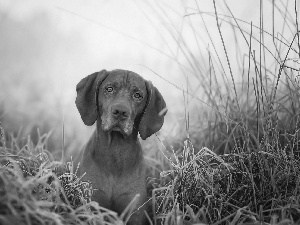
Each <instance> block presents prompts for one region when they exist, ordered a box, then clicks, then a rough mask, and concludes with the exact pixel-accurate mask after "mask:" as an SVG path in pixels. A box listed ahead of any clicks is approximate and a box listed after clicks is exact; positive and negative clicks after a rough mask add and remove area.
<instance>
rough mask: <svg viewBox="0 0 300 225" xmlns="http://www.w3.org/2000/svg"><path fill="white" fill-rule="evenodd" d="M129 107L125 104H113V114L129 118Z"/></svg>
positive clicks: (121, 117)
mask: <svg viewBox="0 0 300 225" xmlns="http://www.w3.org/2000/svg"><path fill="white" fill-rule="evenodd" d="M129 112H130V110H129V108H128V107H127V106H125V105H123V104H116V105H114V106H112V114H113V116H114V117H115V118H117V119H122V120H124V119H127V118H128V117H129Z"/></svg>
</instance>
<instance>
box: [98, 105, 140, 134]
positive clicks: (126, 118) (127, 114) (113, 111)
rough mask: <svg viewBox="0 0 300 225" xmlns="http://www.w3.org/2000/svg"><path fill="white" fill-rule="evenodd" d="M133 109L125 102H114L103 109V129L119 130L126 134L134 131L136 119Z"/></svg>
mask: <svg viewBox="0 0 300 225" xmlns="http://www.w3.org/2000/svg"><path fill="white" fill-rule="evenodd" d="M131 117H132V112H131V109H130V108H129V107H128V106H126V105H124V104H120V103H118V104H114V105H112V106H111V107H108V109H106V110H105V109H104V110H103V115H102V116H101V120H102V129H103V130H104V131H119V132H121V133H122V134H123V135H125V136H129V135H131V133H132V129H133V123H134V120H133V119H132V118H131Z"/></svg>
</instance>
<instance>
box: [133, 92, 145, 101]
mask: <svg viewBox="0 0 300 225" xmlns="http://www.w3.org/2000/svg"><path fill="white" fill-rule="evenodd" d="M133 97H134V98H136V99H139V100H141V99H142V98H143V96H142V95H141V93H139V92H136V93H134V95H133Z"/></svg>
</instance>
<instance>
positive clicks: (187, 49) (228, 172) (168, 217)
mask: <svg viewBox="0 0 300 225" xmlns="http://www.w3.org/2000/svg"><path fill="white" fill-rule="evenodd" d="M213 4H214V9H215V11H214V12H212V13H209V12H202V11H201V10H200V9H199V6H198V4H197V1H196V3H195V8H193V9H192V10H191V11H189V12H187V13H186V16H185V18H184V19H185V20H186V21H188V22H187V23H188V25H189V31H190V32H192V33H193V34H194V35H193V37H194V38H193V43H192V44H191V43H190V42H189V41H187V40H186V39H185V38H184V34H183V33H180V32H177V31H176V30H174V29H172V28H170V27H167V26H166V27H164V28H165V30H164V33H162V35H165V36H168V37H170V38H171V39H172V40H173V43H174V44H175V45H176V46H177V49H178V52H179V54H178V55H179V56H180V57H177V56H176V57H175V56H174V58H173V60H174V61H176V62H177V63H178V65H179V67H180V68H181V69H182V73H185V72H186V71H189V74H193V75H192V76H190V77H186V81H187V82H186V83H187V85H186V87H178V86H177V85H175V84H173V82H172V80H168V82H169V83H171V85H173V87H174V88H175V89H180V91H181V92H182V96H183V99H184V104H183V106H182V109H183V110H182V111H184V113H183V114H182V115H180V116H181V117H180V118H181V119H180V120H179V121H177V122H178V124H180V126H179V127H178V126H177V127H176V128H175V127H174V130H176V133H175V135H173V134H172V135H168V134H166V133H164V132H163V131H161V132H160V133H158V134H155V135H153V136H154V137H152V139H151V140H150V141H147V142H143V143H142V144H143V150H144V154H145V158H146V162H147V166H148V175H149V179H148V193H149V202H150V207H149V212H148V214H147V217H148V218H149V222H150V223H151V224H155V225H156V224H170V225H175V224H176V225H181V224H198V225H200V224H215V225H217V224H232V225H234V224H248V225H250V224H272V225H279V224H280V225H284V224H300V67H299V63H300V31H299V12H298V10H299V8H298V7H299V4H298V2H297V0H295V1H289V3H288V1H286V2H283V1H272V2H268V4H265V5H263V1H260V2H259V4H260V7H259V9H260V16H259V20H258V21H259V24H258V25H257V24H253V23H252V22H251V21H242V20H240V19H239V18H236V17H235V16H234V14H233V13H232V11H231V10H230V8H229V7H227V8H226V6H227V5H226V3H225V8H226V14H223V13H220V12H219V8H218V7H216V5H215V4H216V2H215V0H214V1H213ZM288 4H289V7H288ZM291 6H292V7H291ZM149 7H150V8H151V9H152V10H153V13H154V14H155V15H157V18H159V19H161V20H165V19H168V17H166V15H165V14H164V12H163V11H161V10H160V8H159V7H155V6H153V5H151V4H149ZM265 7H269V10H271V11H272V17H271V18H272V19H271V20H270V18H269V17H268V18H267V19H268V20H269V21H268V22H269V23H267V24H271V25H270V26H271V27H265V23H266V20H267V19H266V18H265V17H264V12H265V11H264V10H266V9H265ZM206 16H208V17H213V18H214V19H215V24H214V26H215V28H216V30H217V35H218V38H219V41H220V42H221V43H222V45H221V46H222V48H216V46H215V45H214V43H213V42H212V41H211V39H210V38H211V36H210V35H211V34H210V31H209V27H207V26H204V27H205V28H206V30H205V31H201V32H206V35H207V37H208V39H207V40H206V42H207V43H208V42H209V40H210V41H211V42H209V43H210V44H207V43H205V45H207V48H206V52H201V51H200V50H199V49H200V47H199V45H200V43H201V42H202V43H203V42H204V41H205V40H203V39H202V38H201V37H200V35H199V32H200V31H199V30H197V26H196V23H195V20H194V18H197V19H199V20H200V21H202V22H203V24H204V25H205V22H204V17H206ZM270 21H271V22H270ZM162 22H164V21H162ZM275 23H280V24H281V27H280V31H275V30H274V27H272V24H273V26H274V24H275ZM225 28H227V29H231V31H232V33H233V37H234V42H233V43H235V46H232V45H229V44H227V42H226V39H225V38H224V37H223V31H224V29H225ZM179 40H180V41H179ZM166 44H167V41H166ZM191 46H198V47H199V49H198V50H199V52H198V50H195V49H194V48H193V47H191ZM233 51H234V52H235V54H234V55H235V58H232V57H229V52H233ZM202 59H205V60H206V63H205V64H202V63H200V62H201V60H202ZM148 69H150V70H151V71H152V72H153V73H154V74H156V75H157V76H160V75H159V74H157V73H156V72H155V70H154V69H153V68H148ZM236 73H239V74H240V75H239V76H236V75H234V74H236ZM162 79H163V78H162ZM200 90H201V91H200ZM0 106H1V105H0ZM1 112H2V111H1V110H0V113H1ZM0 115H1V114H0ZM1 118H2V117H1V116H0V131H1V132H0V133H1V135H0V224H5V225H9V224H24V225H25V224H26V225H29V224H33V225H35V224H55V225H58V224H99V225H101V224H107V225H109V224H112V225H113V224H124V223H123V221H126V220H127V219H128V217H129V216H130V214H131V213H132V206H133V205H134V204H135V200H133V201H132V202H131V203H130V204H129V206H128V207H127V209H126V210H125V211H124V212H123V213H122V215H119V216H118V215H117V214H116V213H114V212H112V211H110V210H108V209H104V208H101V207H100V206H99V205H98V204H97V203H96V202H93V201H91V195H92V192H93V187H92V186H91V184H90V183H89V182H87V181H85V180H84V177H77V176H76V170H77V168H76V166H74V165H73V162H72V160H70V157H69V156H70V154H71V153H70V151H72V150H73V148H76V146H77V144H73V145H71V144H69V142H70V140H69V139H67V138H65V137H64V136H63V138H62V143H56V144H53V140H52V142H51V146H55V149H51V147H49V143H48V142H49V138H50V135H51V134H50V133H49V134H48V133H46V134H42V133H40V132H39V131H37V132H35V135H34V140H33V138H32V137H31V136H28V137H25V139H24V137H21V135H20V134H19V135H18V134H17V133H10V132H7V131H6V130H5V129H4V128H3V126H1ZM3 118H4V117H3ZM20 126H21V124H20ZM61 126H62V129H63V130H64V129H65V127H64V123H63V122H62V124H61ZM66 129H67V128H66ZM63 133H64V132H63ZM57 146H62V149H61V148H59V147H57ZM64 146H66V147H65V148H64Z"/></svg>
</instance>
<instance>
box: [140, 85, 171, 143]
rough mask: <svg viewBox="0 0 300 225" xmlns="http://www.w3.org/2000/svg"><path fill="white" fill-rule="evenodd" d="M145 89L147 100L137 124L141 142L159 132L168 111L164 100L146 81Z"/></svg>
mask: <svg viewBox="0 0 300 225" xmlns="http://www.w3.org/2000/svg"><path fill="white" fill-rule="evenodd" d="M146 89H147V92H148V94H147V96H148V99H147V104H146V106H145V109H144V114H143V115H142V118H141V121H140V124H139V132H140V136H141V138H142V139H143V140H145V139H146V138H148V137H150V136H151V135H152V134H154V133H155V132H157V131H159V130H160V128H161V127H162V125H163V123H164V116H165V115H166V113H167V111H168V110H167V107H166V103H165V100H164V99H163V97H162V96H161V94H160V92H159V91H158V90H157V88H156V87H154V86H153V84H152V83H151V82H150V81H146Z"/></svg>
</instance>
